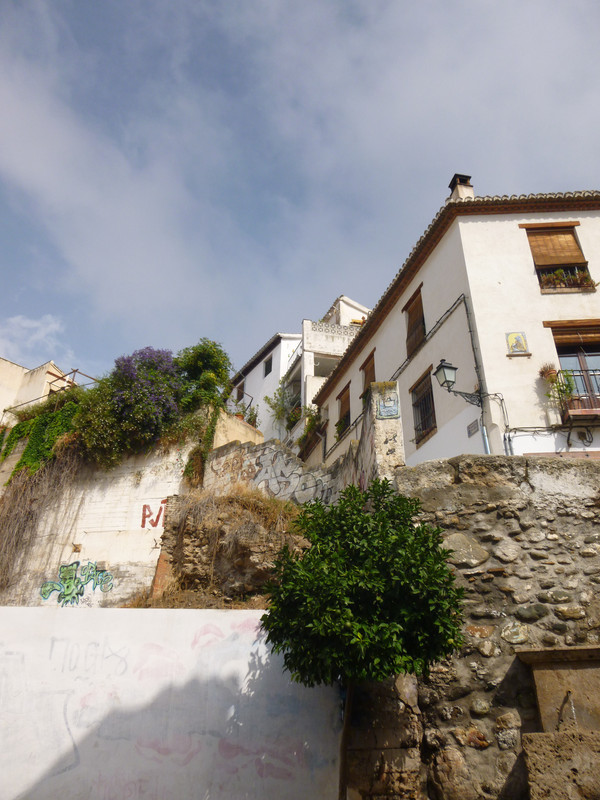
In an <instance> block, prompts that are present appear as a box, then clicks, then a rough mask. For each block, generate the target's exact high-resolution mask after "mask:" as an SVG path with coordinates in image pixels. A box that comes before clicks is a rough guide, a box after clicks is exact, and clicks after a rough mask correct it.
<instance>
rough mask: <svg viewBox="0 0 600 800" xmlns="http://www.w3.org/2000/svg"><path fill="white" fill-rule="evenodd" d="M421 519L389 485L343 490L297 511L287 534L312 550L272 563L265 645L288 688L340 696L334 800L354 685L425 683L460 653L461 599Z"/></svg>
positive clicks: (435, 533) (435, 532)
mask: <svg viewBox="0 0 600 800" xmlns="http://www.w3.org/2000/svg"><path fill="white" fill-rule="evenodd" d="M419 509H420V505H419V501H418V500H414V499H409V498H406V497H402V496H400V495H398V494H396V493H395V492H394V491H393V489H392V486H391V484H390V483H389V482H388V481H378V480H376V481H373V483H372V484H371V486H370V487H369V489H367V491H364V492H363V491H361V490H360V489H358V488H357V487H355V486H349V487H348V488H347V489H345V490H344V492H343V493H342V495H341V498H340V500H339V502H338V503H337V504H336V505H333V506H325V505H324V504H323V503H321V502H319V501H315V502H312V503H308V504H307V505H306V506H305V507H304V509H303V510H302V512H301V513H300V515H299V516H298V518H297V520H296V523H295V527H296V528H297V530H298V532H299V533H301V534H302V535H303V536H305V537H306V539H308V541H309V542H310V544H311V546H310V548H308V549H307V550H304V551H303V552H302V553H297V552H291V551H290V550H289V549H288V548H287V547H286V548H284V549H283V551H282V552H281V553H280V555H279V556H278V558H277V560H276V563H275V570H274V580H273V582H272V584H271V585H270V587H269V588H270V592H271V603H270V607H269V610H268V611H267V613H266V614H264V615H263V617H262V625H263V628H264V629H265V631H266V632H267V642H268V643H269V644H270V645H271V647H272V649H273V651H274V652H275V653H281V654H283V660H284V664H285V667H286V669H287V670H289V672H290V673H291V676H292V679H293V680H295V681H298V682H300V683H302V684H304V685H305V686H315V685H317V684H326V685H331V684H334V683H336V682H340V683H341V684H342V685H343V686H344V687H345V688H346V692H347V694H346V713H345V717H344V731H343V733H342V741H341V745H340V747H341V752H340V756H341V757H340V794H339V796H340V798H343V797H345V791H346V789H345V785H346V740H347V734H348V726H349V720H350V713H351V703H352V694H353V687H354V685H355V684H356V683H358V682H361V681H365V680H383V679H384V678H387V677H390V676H392V675H396V674H398V673H401V672H404V673H412V674H415V675H421V674H424V673H427V671H428V669H429V667H430V665H431V664H432V663H434V662H435V661H438V660H440V659H442V658H444V657H446V656H448V655H449V654H450V653H452V652H453V651H454V650H456V649H457V648H458V647H459V646H460V645H461V643H462V636H461V622H462V617H461V597H462V589H460V588H458V587H456V586H455V584H454V575H453V574H452V571H451V569H450V567H449V565H448V563H447V560H446V559H447V556H448V551H447V550H444V549H443V547H442V535H441V530H440V529H439V528H432V527H431V526H429V525H427V524H424V523H421V522H418V521H417V520H415V517H416V516H417V514H418V513H419Z"/></svg>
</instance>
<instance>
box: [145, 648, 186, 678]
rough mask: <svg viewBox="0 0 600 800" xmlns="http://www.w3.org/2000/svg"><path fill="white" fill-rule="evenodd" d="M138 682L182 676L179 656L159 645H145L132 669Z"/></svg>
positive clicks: (182, 670)
mask: <svg viewBox="0 0 600 800" xmlns="http://www.w3.org/2000/svg"><path fill="white" fill-rule="evenodd" d="M133 672H134V674H135V675H137V678H138V680H140V681H143V680H147V679H151V680H155V679H157V678H158V679H160V678H173V677H175V676H177V675H182V674H183V672H184V668H183V666H182V664H181V662H180V659H179V654H178V653H177V652H176V651H175V650H169V649H168V648H167V647H163V646H162V645H160V644H145V645H144V646H143V647H142V649H141V651H140V654H139V656H138V659H137V663H136V665H135V667H134V668H133Z"/></svg>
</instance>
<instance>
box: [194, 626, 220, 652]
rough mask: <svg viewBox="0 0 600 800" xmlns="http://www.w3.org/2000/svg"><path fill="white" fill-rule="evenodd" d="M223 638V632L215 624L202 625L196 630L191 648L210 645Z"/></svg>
mask: <svg viewBox="0 0 600 800" xmlns="http://www.w3.org/2000/svg"><path fill="white" fill-rule="evenodd" d="M224 638H225V634H224V633H223V631H222V630H221V629H220V628H217V626H216V625H210V624H209V625H203V626H202V627H201V628H199V629H198V630H197V631H196V634H195V636H194V639H193V641H192V650H194V649H195V648H196V647H210V646H211V645H213V644H217V642H220V641H221V640H222V639H224Z"/></svg>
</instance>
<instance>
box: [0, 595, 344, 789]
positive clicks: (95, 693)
mask: <svg viewBox="0 0 600 800" xmlns="http://www.w3.org/2000/svg"><path fill="white" fill-rule="evenodd" d="M261 614H262V612H260V611H191V610H162V609H161V610H157V609H153V610H146V609H144V610H141V609H139V610H137V609H136V610H133V609H89V610H86V611H85V612H84V613H81V614H74V613H72V612H70V611H69V610H68V609H62V608H56V607H55V608H52V609H39V608H37V609H36V608H2V609H0V630H1V631H2V634H1V639H0V730H1V731H2V747H1V748H0V800H17V799H19V800H25V798H26V799H27V800H56V799H57V798H60V800H84V798H85V800H138V798H147V799H148V800H174V799H175V798H176V800H192V798H194V800H209V798H210V800H305V798H310V797H313V798H318V799H319V800H328V798H332V800H333V798H335V797H336V786H337V748H338V735H339V731H340V727H341V723H340V718H339V695H338V693H337V691H336V690H335V689H327V688H315V689H306V688H304V687H302V686H298V685H296V684H292V683H291V682H290V680H289V678H288V676H287V673H285V674H284V673H283V671H282V661H281V659H279V658H277V657H274V656H271V655H270V654H269V652H268V648H267V647H266V646H265V644H264V641H263V639H262V635H261V633H260V630H259V618H260V616H261Z"/></svg>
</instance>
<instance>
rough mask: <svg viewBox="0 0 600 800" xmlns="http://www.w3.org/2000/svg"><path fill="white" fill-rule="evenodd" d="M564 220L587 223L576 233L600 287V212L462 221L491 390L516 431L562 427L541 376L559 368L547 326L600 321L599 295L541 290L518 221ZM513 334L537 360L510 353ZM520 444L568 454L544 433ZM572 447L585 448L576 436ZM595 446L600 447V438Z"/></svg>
mask: <svg viewBox="0 0 600 800" xmlns="http://www.w3.org/2000/svg"><path fill="white" fill-rule="evenodd" d="M561 220H565V221H579V222H580V223H581V224H580V225H579V226H578V227H577V228H576V234H577V237H578V239H579V241H580V244H581V247H582V250H583V253H584V255H585V257H586V258H587V259H588V262H589V270H590V274H591V276H592V278H593V279H594V280H596V281H600V218H598V215H597V213H596V212H591V211H588V212H576V213H575V214H565V213H564V212H552V213H550V212H548V213H544V214H543V215H540V214H525V215H523V214H510V215H503V216H496V215H494V216H489V217H482V216H473V217H463V218H460V219H459V223H458V224H459V227H460V234H461V241H462V245H463V248H464V253H465V262H466V264H467V271H468V275H469V286H470V294H471V298H472V305H473V310H474V318H475V324H476V328H477V336H478V340H479V345H480V348H481V357H482V363H483V368H484V379H485V384H486V389H487V391H488V392H490V393H493V392H501V393H502V394H503V396H504V398H505V402H506V406H507V409H508V416H509V423H510V425H511V427H532V426H538V427H541V426H543V427H545V426H548V425H552V424H560V415H559V413H558V411H557V409H556V408H555V407H554V406H553V405H552V403H551V402H550V401H549V400H548V398H546V397H545V392H546V391H547V387H546V385H545V382H544V381H543V380H541V379H540V378H539V376H538V371H539V368H540V366H541V365H542V364H543V363H545V362H553V363H555V364H556V365H557V367H558V366H559V364H558V357H557V353H556V347H555V345H554V339H553V337H552V332H551V330H550V329H549V328H544V326H543V324H542V323H543V321H544V320H577V319H597V318H600V300H599V294H598V293H597V292H591V293H588V292H575V293H565V294H542V293H541V292H540V287H539V283H538V279H537V275H536V272H535V268H534V264H533V258H532V255H531V249H530V247H529V242H528V239H527V233H526V231H525V230H524V229H522V228H519V223H534V222H557V221H561ZM513 331H522V332H524V333H525V335H526V337H527V343H528V347H529V351H530V353H531V356H525V357H521V356H519V357H509V356H508V355H507V345H506V333H509V332H513ZM492 413H493V416H494V420H495V422H496V423H497V424H498V425H500V426H501V425H502V424H503V421H502V417H501V410H500V408H499V407H498V406H495V407H494V408H493V411H492ZM516 439H517V440H518V441H519V444H518V445H517V444H516V442H515V445H516V452H546V447H548V451H550V452H555V451H559V452H560V451H561V450H565V449H567V448H566V435H565V434H558V435H553V436H552V437H547V436H546V437H544V438H543V441H542V437H541V436H540V435H539V434H538V435H537V436H535V437H534V436H533V434H532V433H530V434H526V433H525V432H523V433H520V434H519V435H518V436H517V437H516ZM527 441H528V442H529V443H526V442H527ZM543 445H545V446H543ZM572 446H573V449H581V448H582V445H581V442H580V441H579V440H577V437H576V436H574V437H572ZM530 447H531V448H533V449H528V448H530ZM593 447H595V448H599V447H600V437H598V434H596V443H595V444H594V445H593Z"/></svg>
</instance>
